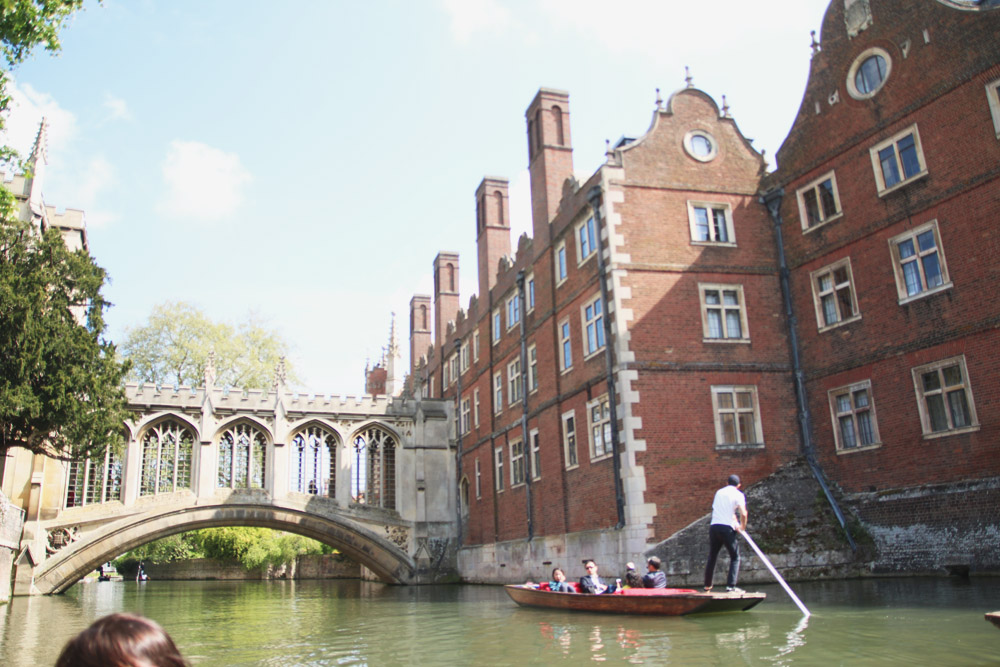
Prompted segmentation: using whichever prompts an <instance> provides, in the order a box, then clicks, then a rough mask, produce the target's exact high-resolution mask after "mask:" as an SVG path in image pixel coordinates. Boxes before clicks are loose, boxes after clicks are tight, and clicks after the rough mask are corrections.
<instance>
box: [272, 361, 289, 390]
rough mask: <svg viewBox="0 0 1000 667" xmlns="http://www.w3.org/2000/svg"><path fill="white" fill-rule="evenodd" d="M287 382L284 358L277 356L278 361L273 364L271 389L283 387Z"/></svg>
mask: <svg viewBox="0 0 1000 667" xmlns="http://www.w3.org/2000/svg"><path fill="white" fill-rule="evenodd" d="M286 382H288V370H287V369H286V368H285V358H284V357H278V363H277V364H275V365H274V383H273V384H272V385H271V389H272V390H273V391H280V390H281V389H284V387H285V383H286Z"/></svg>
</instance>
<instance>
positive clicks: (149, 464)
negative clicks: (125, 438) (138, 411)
mask: <svg viewBox="0 0 1000 667" xmlns="http://www.w3.org/2000/svg"><path fill="white" fill-rule="evenodd" d="M140 442H141V443H142V470H141V477H140V483H139V495H143V496H149V495H154V494H157V493H172V492H174V491H179V490H181V489H190V488H191V459H192V455H193V452H194V434H193V433H192V432H191V429H190V428H188V427H186V426H184V425H183V424H181V423H180V422H178V421H175V420H172V419H168V420H166V421H161V422H159V423H158V424H155V425H153V426H151V427H150V428H148V429H146V431H145V432H144V433H143V435H142V438H141V440H140Z"/></svg>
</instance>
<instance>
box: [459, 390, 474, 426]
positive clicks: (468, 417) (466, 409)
mask: <svg viewBox="0 0 1000 667" xmlns="http://www.w3.org/2000/svg"><path fill="white" fill-rule="evenodd" d="M460 412H461V420H460V421H459V427H460V428H461V430H460V431H459V432H460V433H461V434H462V435H465V434H466V433H468V432H469V431H470V430H472V428H471V425H472V402H471V401H470V400H469V399H468V398H463V399H462V402H461V408H460Z"/></svg>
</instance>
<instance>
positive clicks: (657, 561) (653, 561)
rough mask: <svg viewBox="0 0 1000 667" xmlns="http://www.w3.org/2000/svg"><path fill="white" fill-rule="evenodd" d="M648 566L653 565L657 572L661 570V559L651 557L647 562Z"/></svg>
mask: <svg viewBox="0 0 1000 667" xmlns="http://www.w3.org/2000/svg"><path fill="white" fill-rule="evenodd" d="M646 564H647V565H652V566H653V567H654V568H655V569H657V570H659V569H660V559H659V558H658V557H656V556H650V557H649V559H647V560H646Z"/></svg>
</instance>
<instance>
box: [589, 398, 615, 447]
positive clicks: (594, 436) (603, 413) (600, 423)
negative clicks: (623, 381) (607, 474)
mask: <svg viewBox="0 0 1000 667" xmlns="http://www.w3.org/2000/svg"><path fill="white" fill-rule="evenodd" d="M595 408H596V409H597V412H598V413H600V415H599V417H600V418H599V419H597V420H595V419H594V417H595V411H594V410H595ZM598 437H599V439H600V441H601V447H600V451H598V447H597V441H598ZM587 441H588V444H589V445H590V462H591V463H594V462H597V461H603V460H604V459H606V458H609V457H610V456H611V446H612V443H611V405H610V403H609V402H608V395H607V394H601V395H600V396H597V397H596V398H594V399H593V400H590V401H587Z"/></svg>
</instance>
